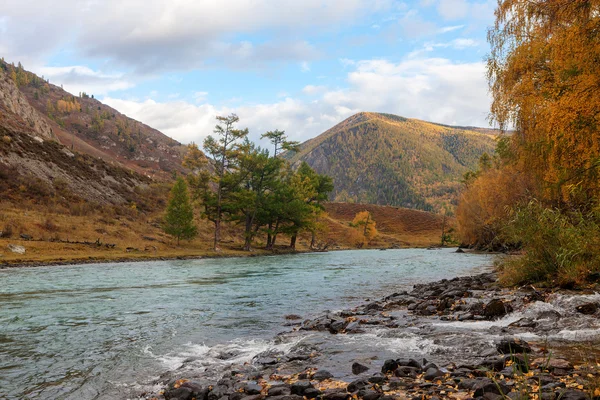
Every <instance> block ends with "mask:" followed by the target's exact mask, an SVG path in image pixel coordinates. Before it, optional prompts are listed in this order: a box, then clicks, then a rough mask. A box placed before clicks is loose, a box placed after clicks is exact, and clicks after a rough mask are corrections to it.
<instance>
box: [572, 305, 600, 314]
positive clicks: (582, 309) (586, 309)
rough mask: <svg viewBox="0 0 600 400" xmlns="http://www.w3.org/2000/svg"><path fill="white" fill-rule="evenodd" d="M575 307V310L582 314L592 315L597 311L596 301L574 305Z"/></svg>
mask: <svg viewBox="0 0 600 400" xmlns="http://www.w3.org/2000/svg"><path fill="white" fill-rule="evenodd" d="M575 309H576V310H577V312H578V313H581V314H584V315H592V314H595V313H596V311H598V304H596V303H587V304H582V305H580V306H577V307H575Z"/></svg>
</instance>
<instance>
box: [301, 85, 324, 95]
mask: <svg viewBox="0 0 600 400" xmlns="http://www.w3.org/2000/svg"><path fill="white" fill-rule="evenodd" d="M325 90H327V87H325V86H319V85H306V86H304V88H302V93H304V94H308V95H314V94H318V93H322V92H324V91H325Z"/></svg>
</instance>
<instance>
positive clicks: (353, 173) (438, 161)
mask: <svg viewBox="0 0 600 400" xmlns="http://www.w3.org/2000/svg"><path fill="white" fill-rule="evenodd" d="M476 129H477V130H476ZM490 131H491V130H482V129H478V128H466V127H451V126H445V125H440V124H435V123H431V122H425V121H420V120H416V119H408V118H403V117H399V116H396V115H391V114H379V113H359V114H356V115H354V116H352V117H350V118H348V119H346V120H345V121H343V122H341V123H340V124H338V125H336V126H334V127H333V128H331V129H329V130H328V131H326V132H324V133H323V134H321V135H319V136H317V137H316V138H314V139H311V140H309V141H307V142H305V143H303V144H302V145H301V149H300V151H299V152H298V153H296V154H294V155H289V158H290V159H291V161H292V162H293V163H294V164H296V165H298V164H299V163H300V162H302V161H306V162H307V163H308V164H309V165H310V166H311V167H313V168H314V169H315V170H316V171H317V172H318V173H321V174H327V175H329V176H331V177H332V178H333V182H334V186H335V189H334V191H333V193H332V195H331V200H333V201H338V202H361V203H371V204H380V205H393V206H402V207H409V208H418V209H422V210H441V209H442V208H444V207H447V206H451V205H453V204H454V203H455V201H456V195H457V192H458V190H459V188H460V181H461V178H462V176H463V175H464V174H465V173H466V172H467V171H469V170H470V169H473V168H475V167H476V165H477V162H478V160H479V157H480V156H481V155H482V154H483V153H484V152H487V153H492V152H493V151H494V146H495V141H494V137H495V135H492V134H489V133H490ZM492 132H493V131H492Z"/></svg>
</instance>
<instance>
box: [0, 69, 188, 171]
mask: <svg viewBox="0 0 600 400" xmlns="http://www.w3.org/2000/svg"><path fill="white" fill-rule="evenodd" d="M0 81H2V84H1V86H0V102H3V103H4V104H5V106H6V107H7V108H8V109H9V110H10V111H12V112H13V113H17V114H19V112H20V111H19V110H20V109H23V108H27V109H30V110H28V111H27V112H26V113H21V114H20V115H21V117H25V120H26V121H27V122H28V123H29V124H30V128H32V130H33V131H35V132H38V134H39V133H40V132H42V131H43V132H45V133H44V135H40V136H45V137H51V138H54V139H56V140H58V141H59V142H60V143H61V144H63V145H65V146H66V147H68V148H69V149H70V150H75V151H77V152H80V153H84V154H87V155H90V156H93V157H97V158H100V159H102V160H104V161H106V162H109V163H113V164H115V165H119V166H123V167H125V168H129V169H132V170H134V171H136V172H138V173H141V174H144V175H147V176H150V177H156V178H159V179H164V178H168V177H170V176H171V174H172V172H173V171H181V170H182V166H181V161H182V155H183V153H184V151H185V148H184V146H182V145H181V144H180V143H179V142H177V141H176V140H173V139H171V138H170V137H168V136H166V135H164V134H163V133H161V132H159V131H158V130H156V129H153V128H151V127H149V126H147V125H145V124H143V123H141V122H139V121H136V120H134V119H132V118H129V117H127V116H126V115H123V114H121V113H120V112H118V111H117V110H115V109H113V108H111V107H109V106H107V105H105V104H103V103H101V102H100V101H98V100H96V99H94V97H93V95H88V94H86V93H79V94H77V95H73V94H71V93H68V92H66V91H65V90H63V89H62V88H61V87H59V86H56V85H53V84H51V83H49V82H48V81H46V80H45V79H44V78H43V77H39V76H37V75H35V74H33V73H31V72H28V71H26V70H25V69H24V68H23V67H22V66H21V65H20V64H19V65H18V66H14V65H12V64H8V63H6V62H4V61H0ZM31 109H33V110H36V111H37V112H38V114H37V115H35V116H33V114H32V112H31Z"/></svg>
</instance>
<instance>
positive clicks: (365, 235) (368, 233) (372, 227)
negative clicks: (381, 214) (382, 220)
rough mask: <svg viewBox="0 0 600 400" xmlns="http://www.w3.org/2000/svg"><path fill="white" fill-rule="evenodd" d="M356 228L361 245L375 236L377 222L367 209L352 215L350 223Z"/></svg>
mask: <svg viewBox="0 0 600 400" xmlns="http://www.w3.org/2000/svg"><path fill="white" fill-rule="evenodd" d="M351 225H352V226H353V227H354V228H356V229H357V230H358V232H359V233H360V238H361V243H360V244H361V245H363V244H365V243H367V242H369V241H371V240H372V239H374V238H375V237H376V236H377V228H376V226H377V223H376V222H375V220H374V219H373V216H372V215H371V213H370V212H369V211H367V210H365V211H361V212H359V213H357V214H356V215H355V216H354V219H353V220H352V224H351Z"/></svg>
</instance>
